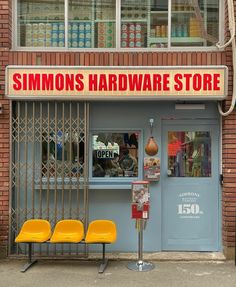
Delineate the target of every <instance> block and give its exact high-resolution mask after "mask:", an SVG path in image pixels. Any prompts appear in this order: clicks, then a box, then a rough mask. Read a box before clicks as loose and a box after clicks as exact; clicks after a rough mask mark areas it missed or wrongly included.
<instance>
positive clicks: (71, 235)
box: [50, 219, 84, 243]
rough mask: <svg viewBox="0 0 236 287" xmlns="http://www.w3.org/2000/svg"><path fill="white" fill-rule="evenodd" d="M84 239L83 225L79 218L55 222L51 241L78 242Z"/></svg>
mask: <svg viewBox="0 0 236 287" xmlns="http://www.w3.org/2000/svg"><path fill="white" fill-rule="evenodd" d="M83 239H84V225H83V223H82V222H81V221H80V220H72V219H65V220H61V221H59V222H58V223H57V224H56V227H55V229H54V232H53V235H52V237H51V239H50V242H51V243H79V242H80V241H82V240H83Z"/></svg>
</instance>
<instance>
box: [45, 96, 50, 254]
mask: <svg viewBox="0 0 236 287" xmlns="http://www.w3.org/2000/svg"><path fill="white" fill-rule="evenodd" d="M47 117H48V118H47V131H48V133H47V140H48V142H47V195H46V213H47V219H48V220H49V221H50V207H49V191H50V190H49V188H50V187H49V179H50V102H48V104H47ZM47 255H49V246H48V245H47Z"/></svg>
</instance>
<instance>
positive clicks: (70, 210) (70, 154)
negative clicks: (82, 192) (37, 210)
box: [69, 102, 72, 218]
mask: <svg viewBox="0 0 236 287" xmlns="http://www.w3.org/2000/svg"><path fill="white" fill-rule="evenodd" d="M69 123H70V127H69V129H70V132H69V134H70V136H69V177H70V183H69V187H70V188H69V216H70V218H71V217H72V200H71V197H72V186H71V183H72V182H71V169H72V149H71V146H72V103H71V102H70V104H69Z"/></svg>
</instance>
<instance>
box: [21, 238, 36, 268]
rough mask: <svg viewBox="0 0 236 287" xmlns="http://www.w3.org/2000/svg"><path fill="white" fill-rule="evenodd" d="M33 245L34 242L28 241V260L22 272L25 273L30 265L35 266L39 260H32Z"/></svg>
mask: <svg viewBox="0 0 236 287" xmlns="http://www.w3.org/2000/svg"><path fill="white" fill-rule="evenodd" d="M32 245H33V243H28V247H29V248H28V262H27V263H26V264H25V265H24V266H23V268H22V269H21V272H22V273H24V272H25V271H27V270H28V269H29V268H30V267H32V266H33V264H35V263H36V262H37V260H34V261H32Z"/></svg>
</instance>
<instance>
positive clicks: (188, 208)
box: [178, 203, 203, 215]
mask: <svg viewBox="0 0 236 287" xmlns="http://www.w3.org/2000/svg"><path fill="white" fill-rule="evenodd" d="M178 214H192V215H195V214H203V212H202V211H201V210H200V207H199V204H197V203H194V204H187V203H184V204H178Z"/></svg>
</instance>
